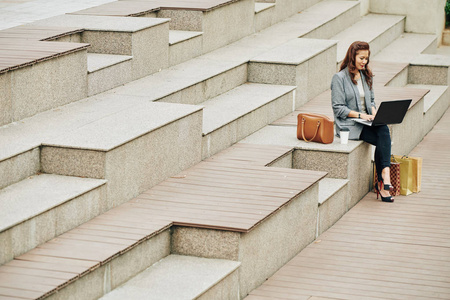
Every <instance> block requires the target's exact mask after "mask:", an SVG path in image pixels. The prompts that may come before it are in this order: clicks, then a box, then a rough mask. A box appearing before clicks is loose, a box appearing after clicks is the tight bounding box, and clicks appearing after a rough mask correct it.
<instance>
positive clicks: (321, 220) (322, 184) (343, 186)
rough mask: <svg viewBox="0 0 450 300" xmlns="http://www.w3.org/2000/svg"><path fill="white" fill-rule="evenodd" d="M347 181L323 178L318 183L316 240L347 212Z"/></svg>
mask: <svg viewBox="0 0 450 300" xmlns="http://www.w3.org/2000/svg"><path fill="white" fill-rule="evenodd" d="M348 182H349V181H348V180H346V179H334V178H324V179H322V180H321V181H319V212H318V218H317V233H316V238H317V237H318V236H319V235H321V234H322V233H323V232H325V231H326V230H327V229H328V228H330V227H331V226H332V225H333V224H334V223H336V222H337V221H338V220H339V219H340V218H341V217H342V216H343V215H344V214H345V213H346V212H347V211H348V207H349V204H350V203H348V187H347V185H348Z"/></svg>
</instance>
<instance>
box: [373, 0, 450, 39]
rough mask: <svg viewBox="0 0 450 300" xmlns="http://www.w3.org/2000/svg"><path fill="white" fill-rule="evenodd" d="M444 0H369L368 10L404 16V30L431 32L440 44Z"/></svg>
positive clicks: (443, 17) (443, 21)
mask: <svg viewBox="0 0 450 300" xmlns="http://www.w3.org/2000/svg"><path fill="white" fill-rule="evenodd" d="M444 6H445V0H430V1H427V2H423V1H420V0H413V1H410V0H399V1H389V0H371V1H370V11H371V12H373V13H380V14H393V15H404V16H406V23H405V30H406V31H408V32H416V33H432V34H435V35H436V36H437V37H438V43H439V44H440V41H441V36H442V31H443V29H444V25H445V13H444Z"/></svg>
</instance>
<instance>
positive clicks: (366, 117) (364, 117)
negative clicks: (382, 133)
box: [361, 114, 375, 122]
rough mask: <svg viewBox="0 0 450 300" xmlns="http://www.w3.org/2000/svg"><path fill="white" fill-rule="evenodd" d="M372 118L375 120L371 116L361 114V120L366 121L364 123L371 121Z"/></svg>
mask: <svg viewBox="0 0 450 300" xmlns="http://www.w3.org/2000/svg"><path fill="white" fill-rule="evenodd" d="M373 118H375V116H373V115H368V114H361V119H363V120H366V121H369V122H371V121H373Z"/></svg>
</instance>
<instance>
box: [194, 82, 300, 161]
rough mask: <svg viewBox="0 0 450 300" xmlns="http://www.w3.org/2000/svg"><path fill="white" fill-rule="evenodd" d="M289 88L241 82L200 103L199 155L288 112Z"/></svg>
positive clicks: (290, 99)
mask: <svg viewBox="0 0 450 300" xmlns="http://www.w3.org/2000/svg"><path fill="white" fill-rule="evenodd" d="M292 90H293V87H289V86H272V85H263V84H245V85H242V86H240V87H237V88H236V89H234V90H232V91H230V92H228V93H225V94H223V95H220V96H218V97H216V98H214V99H211V100H210V101H207V102H205V103H204V106H205V108H204V110H203V112H204V117H203V119H204V121H203V143H202V144H203V146H202V153H203V154H202V157H203V158H206V157H209V156H211V155H213V154H215V153H217V152H219V151H220V150H223V149H225V148H227V147H229V146H231V145H232V144H234V143H236V142H238V141H239V140H241V139H243V138H244V137H246V136H248V135H249V134H251V133H253V132H255V131H257V130H258V129H260V128H262V127H264V126H265V125H267V124H270V123H271V122H273V121H275V120H277V119H278V118H279V117H281V116H284V115H286V114H287V113H289V112H291V111H292V101H293V93H292Z"/></svg>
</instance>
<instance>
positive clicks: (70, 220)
mask: <svg viewBox="0 0 450 300" xmlns="http://www.w3.org/2000/svg"><path fill="white" fill-rule="evenodd" d="M104 185H105V181H104V180H94V179H86V178H74V177H73V178H72V177H66V176H58V175H45V174H43V175H36V176H32V177H30V178H28V179H25V180H23V181H21V182H19V183H16V184H13V185H10V186H8V187H6V188H4V189H2V190H1V193H0V206H1V207H2V208H3V209H2V210H1V211H0V217H1V218H0V220H1V222H0V232H1V233H0V236H1V240H2V243H1V244H2V245H5V247H3V246H2V251H1V252H2V255H1V259H0V263H2V264H3V263H5V262H7V261H9V260H11V259H13V258H14V257H16V256H18V255H21V254H23V253H25V252H27V251H29V250H31V249H33V248H34V247H36V246H38V245H40V244H42V243H44V242H46V241H49V240H50V239H52V238H54V237H55V236H57V235H59V234H61V233H63V232H65V231H68V230H70V229H72V228H74V227H76V226H78V225H80V224H82V223H84V222H87V221H88V220H90V219H92V218H93V217H95V216H97V215H98V214H100V213H102V212H104V211H105V201H106V198H105V186H104Z"/></svg>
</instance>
